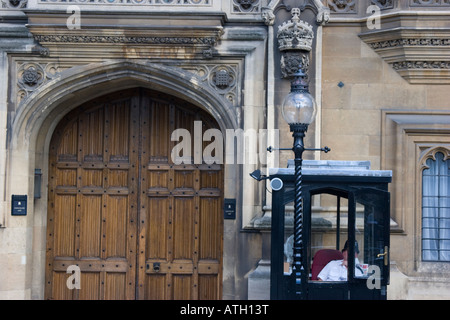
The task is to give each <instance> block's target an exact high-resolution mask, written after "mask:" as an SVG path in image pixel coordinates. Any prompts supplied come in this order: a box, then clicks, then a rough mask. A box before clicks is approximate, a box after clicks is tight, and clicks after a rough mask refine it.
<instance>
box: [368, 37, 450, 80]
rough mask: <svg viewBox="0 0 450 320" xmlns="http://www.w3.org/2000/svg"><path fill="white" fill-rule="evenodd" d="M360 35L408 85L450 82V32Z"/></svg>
mask: <svg viewBox="0 0 450 320" xmlns="http://www.w3.org/2000/svg"><path fill="white" fill-rule="evenodd" d="M359 36H360V38H361V39H362V40H363V41H364V42H365V43H366V44H367V45H368V46H369V47H370V48H371V49H373V50H374V51H375V52H376V53H378V54H379V55H380V56H381V57H382V58H383V60H384V61H385V62H386V63H388V64H389V65H390V66H391V67H392V68H393V69H394V70H395V71H396V72H397V73H399V74H400V75H401V76H402V77H403V78H404V79H405V80H407V81H408V82H409V83H414V84H437V83H439V84H444V83H446V84H447V83H450V59H449V52H450V37H449V32H447V31H443V32H442V33H441V34H434V35H432V32H430V31H429V30H427V29H423V30H420V31H417V30H414V31H408V30H403V29H400V30H392V31H391V32H386V30H381V31H380V32H373V31H371V32H366V33H362V34H360V35H359Z"/></svg>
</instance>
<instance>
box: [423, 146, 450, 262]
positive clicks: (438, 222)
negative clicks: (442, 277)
mask: <svg viewBox="0 0 450 320" xmlns="http://www.w3.org/2000/svg"><path fill="white" fill-rule="evenodd" d="M422 260H423V261H440V262H450V157H449V152H448V151H447V150H441V149H438V150H437V151H436V150H435V151H434V152H432V153H431V154H430V155H429V156H428V157H426V161H425V169H424V170H423V171H422Z"/></svg>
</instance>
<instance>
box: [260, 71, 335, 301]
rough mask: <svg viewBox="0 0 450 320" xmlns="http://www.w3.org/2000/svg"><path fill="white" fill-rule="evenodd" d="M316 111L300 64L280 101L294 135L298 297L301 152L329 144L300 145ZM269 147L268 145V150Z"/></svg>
mask: <svg viewBox="0 0 450 320" xmlns="http://www.w3.org/2000/svg"><path fill="white" fill-rule="evenodd" d="M316 113H317V108H316V102H315V100H314V98H313V97H312V95H311V94H310V93H309V85H308V77H307V74H306V73H305V72H304V71H303V67H302V66H300V67H299V70H298V71H297V72H296V73H295V74H293V80H292V82H291V91H290V93H289V94H288V95H287V96H286V98H285V99H284V102H283V105H282V115H283V118H284V120H285V121H286V122H287V123H288V124H289V127H290V130H291V132H292V136H293V137H294V146H293V148H292V149H279V150H292V151H294V155H295V159H294V163H295V174H294V177H295V184H294V187H295V191H294V192H295V198H294V244H293V264H292V273H293V277H292V279H293V281H295V284H294V288H295V297H296V298H298V299H302V298H304V297H305V294H304V288H305V287H304V285H305V284H306V281H307V274H306V268H305V263H306V260H305V258H306V257H305V254H304V248H305V239H304V238H303V233H304V232H303V196H302V162H303V152H305V151H323V152H325V153H328V152H329V151H331V150H330V148H328V147H324V148H321V149H308V148H305V145H304V141H303V139H304V137H305V134H306V132H307V131H308V126H309V125H310V124H311V123H312V122H313V121H314V119H315V117H316ZM272 150H275V149H273V148H272V147H269V148H268V151H269V152H272Z"/></svg>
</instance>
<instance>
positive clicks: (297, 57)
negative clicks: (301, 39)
mask: <svg viewBox="0 0 450 320" xmlns="http://www.w3.org/2000/svg"><path fill="white" fill-rule="evenodd" d="M300 65H301V66H302V71H303V72H304V73H305V74H306V73H307V71H308V68H309V54H305V53H302V52H297V51H285V52H283V53H282V56H281V75H282V77H283V78H288V77H291V76H292V75H293V74H294V73H297V72H298V71H299V66H300Z"/></svg>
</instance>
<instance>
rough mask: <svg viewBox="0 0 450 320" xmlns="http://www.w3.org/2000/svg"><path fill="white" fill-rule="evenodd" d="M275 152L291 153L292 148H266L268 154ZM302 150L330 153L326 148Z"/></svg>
mask: <svg viewBox="0 0 450 320" xmlns="http://www.w3.org/2000/svg"><path fill="white" fill-rule="evenodd" d="M277 150H280V151H293V148H273V147H272V146H269V147H268V148H267V151H269V152H270V153H272V152H273V151H277ZM304 150H305V151H323V152H325V153H328V152H330V151H331V149H330V148H328V147H323V148H320V149H309V148H305V149H304Z"/></svg>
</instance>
